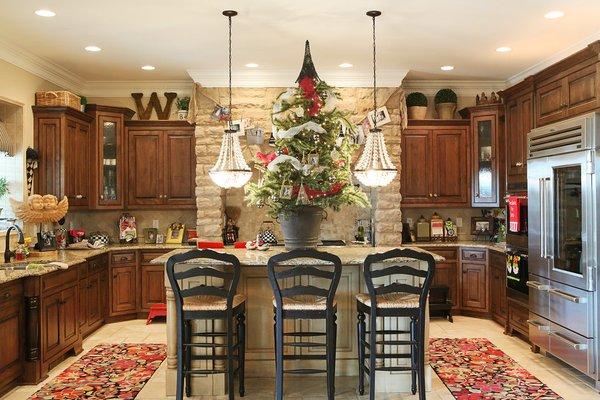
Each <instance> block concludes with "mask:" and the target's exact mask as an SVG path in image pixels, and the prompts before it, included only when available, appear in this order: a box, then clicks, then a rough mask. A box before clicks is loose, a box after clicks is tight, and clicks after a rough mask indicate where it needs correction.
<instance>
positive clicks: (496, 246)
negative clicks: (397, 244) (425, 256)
mask: <svg viewBox="0 0 600 400" xmlns="http://www.w3.org/2000/svg"><path fill="white" fill-rule="evenodd" d="M406 246H407V247H480V248H484V249H488V250H496V251H500V252H505V251H506V243H505V242H502V243H492V242H481V241H479V242H478V241H474V240H459V241H457V242H414V243H409V244H406Z"/></svg>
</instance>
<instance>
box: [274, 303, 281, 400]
mask: <svg viewBox="0 0 600 400" xmlns="http://www.w3.org/2000/svg"><path fill="white" fill-rule="evenodd" d="M275 399H276V400H283V316H282V315H281V314H276V315H275Z"/></svg>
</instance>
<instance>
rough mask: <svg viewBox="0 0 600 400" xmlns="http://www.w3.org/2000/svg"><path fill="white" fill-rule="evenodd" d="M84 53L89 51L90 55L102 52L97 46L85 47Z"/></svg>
mask: <svg viewBox="0 0 600 400" xmlns="http://www.w3.org/2000/svg"><path fill="white" fill-rule="evenodd" d="M85 51H91V52H92V53H95V52H98V51H102V49H101V48H100V47H98V46H85Z"/></svg>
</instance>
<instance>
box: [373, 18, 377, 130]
mask: <svg viewBox="0 0 600 400" xmlns="http://www.w3.org/2000/svg"><path fill="white" fill-rule="evenodd" d="M376 55H377V51H376V48H375V16H373V113H374V114H375V115H374V118H373V128H375V129H377V57H376Z"/></svg>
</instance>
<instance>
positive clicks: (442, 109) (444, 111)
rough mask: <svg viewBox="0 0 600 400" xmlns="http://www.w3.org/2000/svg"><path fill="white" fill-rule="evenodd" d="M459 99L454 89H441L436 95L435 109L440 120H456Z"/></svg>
mask: <svg viewBox="0 0 600 400" xmlns="http://www.w3.org/2000/svg"><path fill="white" fill-rule="evenodd" d="M457 102H458V99H457V97H456V93H454V90H452V89H441V90H439V91H438V92H437V93H436V94H435V109H436V111H437V113H438V117H439V119H454V112H455V111H456V103H457Z"/></svg>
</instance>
